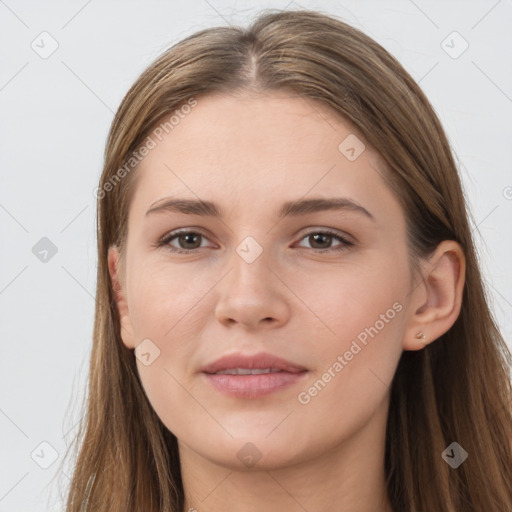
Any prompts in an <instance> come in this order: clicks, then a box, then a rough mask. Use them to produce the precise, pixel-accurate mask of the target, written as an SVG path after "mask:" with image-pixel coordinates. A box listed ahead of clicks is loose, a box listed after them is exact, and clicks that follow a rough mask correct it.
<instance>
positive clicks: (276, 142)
mask: <svg viewBox="0 0 512 512" xmlns="http://www.w3.org/2000/svg"><path fill="white" fill-rule="evenodd" d="M167 131H168V133H166V132H165V130H162V129H160V130H159V131H156V132H153V134H152V135H151V138H152V140H153V142H154V144H153V143H152V142H149V143H148V147H151V149H150V150H149V153H148V154H147V156H145V158H144V159H143V161H142V162H141V164H140V167H139V168H138V169H137V170H136V171H133V172H137V173H139V176H138V179H139V181H138V182H137V186H136V190H135V194H134V196H133V199H132V203H131V205H130V212H129V223H128V239H127V252H126V254H127V259H126V267H125V268H124V269H123V272H122V274H121V292H120V295H119V297H121V298H120V299H119V300H120V302H119V307H120V312H121V317H122V320H121V322H122V337H123V342H124V343H125V345H126V346H128V347H130V348H136V347H137V349H136V351H135V354H136V356H137V367H138V371H139V374H140V378H141V380H142V384H143V386H144V389H145V391H146V394H147V396H148V398H149V401H150V402H151V404H152V406H153V408H154V409H155V411H156V413H157V414H158V416H159V417H160V418H161V420H162V422H163V423H164V424H165V425H166V426H167V427H168V429H169V430H170V431H172V432H173V433H174V434H175V435H176V437H177V438H178V440H179V442H180V445H181V447H182V448H183V447H187V449H189V450H192V451H193V452H194V453H195V454H197V455H198V456H200V457H203V458H206V459H208V460H210V461H212V462H215V463H218V464H222V465H225V466H230V467H238V468H244V467H247V468H248V467H252V465H255V464H256V466H257V467H258V468H276V467H280V466H281V467H282V466H283V465H289V464H293V463H297V462H301V461H306V460H308V459H311V458H313V457H317V456H319V455H320V454H324V453H328V452H329V451H331V450H332V449H333V448H335V447H337V446H340V443H343V442H345V441H348V440H349V439H352V438H354V437H355V436H357V434H358V432H361V430H362V429H372V428H373V429H374V431H375V432H377V431H378V432H381V433H382V435H383V425H384V422H385V419H386V416H387V408H388V395H389V386H390V384H391V381H392V378H393V375H394V372H395V369H396V366H397V364H398V360H399V358H400V355H401V352H402V350H403V349H404V333H405V330H406V329H407V317H408V315H409V314H410V311H409V310H410V308H409V307H408V301H409V299H410V297H409V291H410V287H411V282H410V268H409V263H408V253H407V246H406V229H405V217H404V213H403V211H402V209H401V207H400V205H399V203H398V201H397V200H396V199H395V198H394V196H393V195H392V193H391V191H390V190H389V189H388V187H387V186H386V185H385V183H384V181H383V179H382V176H381V173H382V172H383V167H382V162H381V161H380V160H379V157H378V155H377V154H376V153H375V152H374V151H373V150H372V149H371V148H370V147H369V146H368V145H366V147H364V146H363V145H362V144H363V141H362V137H361V136H359V135H356V134H355V131H354V129H353V128H352V127H351V125H349V124H348V123H347V122H344V121H342V120H340V119H339V118H337V117H335V116H334V114H333V113H332V112H331V111H330V110H329V109H328V108H326V107H324V106H323V105H321V104H319V103H317V102H315V101H314V100H311V99H308V100H306V99H302V98H300V97H297V96H287V95H285V94H284V93H272V94H271V95H266V96H246V97H234V96H233V97H232V96H225V95H219V94H216V95H209V96H205V97H199V98H197V105H196V106H195V107H193V108H192V109H191V110H190V112H189V113H188V114H187V115H183V116H182V117H180V120H179V123H177V124H175V125H174V127H173V128H172V130H170V129H169V126H168V127H167ZM155 134H156V135H155ZM159 139H161V140H159ZM153 146H155V147H153ZM170 200H173V201H178V200H181V201H183V202H182V203H181V207H182V209H183V211H180V208H179V206H180V203H178V204H177V206H175V207H174V208H172V207H171V206H169V207H167V208H166V207H165V203H166V202H167V201H170ZM198 200H201V201H205V202H208V203H213V204H214V205H215V206H216V209H217V210H218V212H217V214H218V215H211V213H212V212H211V211H210V210H212V208H211V205H210V208H203V209H202V210H201V212H203V213H204V214H200V212H199V208H198V207H197V206H194V207H189V209H188V213H187V211H185V210H186V209H185V206H186V204H185V202H184V201H190V202H191V203H194V204H195V202H196V201H198ZM319 200H323V201H337V202H338V207H336V208H334V207H332V208H322V207H321V206H322V203H321V202H320V201H319ZM315 201H316V202H315ZM288 203H293V204H292V205H291V206H288V208H287V207H286V206H285V205H288ZM282 213H284V215H282ZM177 230H180V231H184V232H190V233H189V234H188V235H184V234H183V233H182V234H181V235H178V236H176V237H174V238H171V237H172V235H173V234H176V231H177ZM165 237H167V239H166V241H164V242H162V244H161V245H160V246H159V245H158V244H159V241H160V240H162V239H164V238H165ZM178 251H182V252H178ZM116 259H117V250H115V249H111V251H110V253H109V263H110V269H111V273H112V274H113V270H114V265H115V262H116ZM261 354H267V355H268V358H267V359H265V358H263V360H258V359H257V358H256V359H255V358H253V356H258V355H261ZM230 355H240V356H245V357H246V358H247V359H245V360H238V361H236V360H232V361H231V363H230V362H229V361H228V363H225V362H224V363H222V362H221V363H219V365H218V366H217V368H213V367H211V366H210V368H209V369H208V371H209V372H210V373H205V369H206V367H207V366H209V365H211V364H212V363H214V362H215V361H217V360H219V359H220V358H222V357H224V356H230ZM272 357H275V358H280V359H281V360H286V361H287V362H288V363H289V365H290V366H289V367H288V368H285V367H284V366H283V365H281V364H279V363H278V362H277V361H275V360H274V361H273V360H272ZM281 362H282V361H281ZM233 366H235V367H238V368H242V369H246V370H247V371H248V370H249V369H260V370H262V371H266V370H268V368H271V373H261V372H260V374H257V373H256V374H254V373H252V374H250V375H244V374H240V375H238V374H237V375H229V373H235V372H236V373H238V370H233V369H232V368H231V371H228V372H227V373H228V374H226V369H229V368H230V367H233ZM276 370H281V371H279V372H277V371H276ZM214 371H222V372H223V373H216V374H215V375H213V372H214ZM247 371H246V373H247ZM376 435H377V434H376ZM379 435H380V434H379ZM379 439H381V438H379ZM368 449H374V448H372V447H368Z"/></svg>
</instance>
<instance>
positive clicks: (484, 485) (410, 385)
mask: <svg viewBox="0 0 512 512" xmlns="http://www.w3.org/2000/svg"><path fill="white" fill-rule="evenodd" d="M272 90H286V91H289V92H293V93H295V94H298V95H300V96H302V97H303V98H304V99H305V100H306V101H310V100H317V101H319V102H322V103H323V104H326V105H327V106H329V107H330V108H331V109H332V110H333V111H334V112H336V113H338V114H339V115H341V116H343V118H344V119H346V120H348V121H349V122H351V123H353V125H354V126H355V127H356V128H357V129H358V130H359V131H360V133H361V134H362V136H363V137H364V138H365V139H366V141H368V143H369V144H371V145H372V146H373V147H374V148H375V149H376V150H377V151H378V152H379V153H380V155H381V156H382V158H383V160H384V161H385V163H386V166H387V168H388V173H387V176H386V179H387V180H388V181H389V183H390V185H391V186H392V188H393V190H394V193H395V194H396V197H397V198H398V199H399V201H400V202H401V204H402V206H403V209H404V212H405V216H406V219H407V226H408V244H409V247H410V254H411V258H412V260H413V261H415V262H417V261H419V259H420V258H422V257H426V256H427V255H429V254H430V253H431V252H432V250H433V248H435V247H436V246H437V244H439V242H441V241H442V240H446V239H450V240H455V241H457V242H458V243H459V244H460V245H461V246H462V248H463V250H464V253H465V257H466V266H467V269H466V280H465V285H464V291H463V302H462V309H461V312H460V315H459V317H458V318H457V320H456V322H455V324H454V325H453V326H452V328H451V329H450V330H449V331H448V332H446V334H444V335H443V336H441V337H440V338H439V339H437V340H436V341H435V342H432V343H430V344H429V345H427V346H426V347H425V348H424V349H422V350H418V351H404V352H403V353H402V356H401V359H400V361H399V364H398V368H397V371H396V374H395V376H394V379H393V382H392V386H391V390H390V393H391V401H390V410H389V416H388V422H387V430H386V452H385V470H386V477H387V488H388V493H389V497H390V500H391V504H392V507H393V510H395V511H396V512H410V511H429V512H431V511H436V512H462V511H468V512H469V511H484V510H485V511H487V510H489V511H490V510H492V511H493V512H510V511H511V510H512V399H511V398H512V389H511V388H512V386H511V381H510V374H509V371H510V370H509V369H510V366H511V364H512V360H511V354H510V351H509V349H508V347H507V345H506V344H505V342H504V340H503V338H502V336H501V335H500V332H499V330H498V328H497V325H496V323H495V320H494V319H493V316H492V314H491V311H490V308H489V306H488V298H487V297H486V291H485V289H484V287H483V282H482V277H481V274H480V270H479V264H478V261H477V255H476V251H475V247H474V242H473V237H472V232H471V229H470V225H469V221H468V218H469V215H470V214H469V213H468V211H467V207H466V202H465V198H464V194H463V190H462V187H461V183H460V179H459V176H458V172H457V166H456V164H455V161H454V157H453V155H452V152H451V149H450V146H449V143H448V140H447V137H446V135H445V132H444V130H443V128H442V126H441V124H440V122H439V120H438V118H437V116H436V114H435V112H434V110H433V108H432V106H431V105H430V103H429V101H428V100H427V98H426V96H425V95H424V93H423V92H422V91H421V90H420V88H419V86H418V85H417V84H416V83H415V81H414V80H413V79H412V78H411V76H410V75H409V74H408V73H407V72H406V71H405V70H404V68H403V67H402V66H401V65H400V64H399V62H398V61H397V60H396V59H395V58H394V57H393V56H391V55H390V54H389V53H388V52H387V51H386V50H385V49H384V48H382V47H381V46H380V45H379V44H377V43H376V42H375V41H374V40H372V39H371V38H370V37H368V36H366V35H365V34H364V33H362V32H361V31H359V30H357V29H355V28H353V27H351V26H350V25H348V24H346V23H344V22H342V21H341V20H339V19H337V18H335V17H333V16H331V15H325V14H323V13H320V12H317V11H305V10H301V11H275V10H267V11H264V12H262V13H260V15H259V17H258V18H257V19H256V20H254V21H253V23H252V24H251V25H250V26H249V27H248V28H246V29H244V28H240V27H216V28H210V29H205V30H201V31H200V32H197V33H195V34H193V35H191V36H189V37H187V38H185V39H184V40H182V41H181V42H179V43H178V44H176V45H174V46H172V47H171V48H170V49H168V50H167V51H166V52H164V53H163V54H162V55H161V56H160V57H159V58H158V59H157V60H156V61H155V62H154V63H153V64H151V65H150V67H149V68H147V69H146V70H145V71H144V72H143V73H142V74H141V76H140V77H139V78H138V79H137V81H136V82H135V84H134V85H133V86H132V87H131V89H130V90H129V91H128V93H127V94H126V96H125V98H124V99H123V101H122V103H121V105H120V107H119V109H118V111H117V113H116V115H115V118H114V120H113V122H112V126H111V129H110V133H109V136H108V141H107V145H106V150H105V163H104V169H103V173H102V176H101V179H100V184H99V188H98V191H97V194H96V195H97V197H98V202H97V233H98V275H97V291H96V311H95V314H96V317H95V324H94V334H93V336H94V339H93V347H92V354H91V361H90V371H89V381H88V387H89V389H88V397H87V403H86V404H84V407H85V410H84V413H83V418H82V423H81V424H80V428H79V430H78V433H77V435H76V445H75V446H76V457H75V458H74V460H73V464H74V466H75V467H74V473H73V476H72V480H71V483H70V486H69V494H68V496H67V508H66V511H67V512H78V511H94V512H102V511H105V512H106V511H109V512H126V511H128V510H130V511H144V512H153V511H155V512H156V511H166V512H181V511H182V508H183V506H184V494H183V486H182V481H181V475H180V465H179V453H178V449H177V441H176V437H175V436H174V435H173V434H172V433H171V432H170V431H169V430H168V429H167V428H166V427H165V426H164V424H163V423H162V422H161V421H160V419H159V418H158V416H157V415H156V413H155V412H154V410H153V409H152V407H151V405H150V404H149V402H148V399H147V397H146V395H145V393H144V390H143V387H142V385H141V382H140V380H139V376H138V372H137V367H136V364H135V358H134V354H133V351H131V350H129V349H127V348H126V347H125V346H124V345H123V343H122V341H121V336H120V321H119V316H118V310H117V306H116V302H115V297H114V290H113V286H112V282H111V279H110V276H109V272H108V266H107V252H108V249H109V247H110V246H112V245H114V244H115V245H117V246H118V247H119V248H120V249H121V250H122V253H123V251H124V249H125V242H126V235H127V218H128V210H129V206H130V199H131V196H132V192H133V189H134V186H135V184H136V181H137V180H136V177H137V169H136V165H135V163H134V162H136V159H135V160H130V159H134V158H135V156H134V155H138V154H139V153H137V151H138V148H140V147H141V145H143V144H145V141H146V142H147V141H148V136H149V135H150V134H151V133H152V130H154V128H155V127H156V126H158V124H159V123H162V120H165V119H170V116H172V115H175V116H176V119H178V118H180V119H181V118H182V117H183V116H184V115H185V114H184V113H186V112H187V109H186V108H185V107H186V106H187V105H189V107H188V109H190V108H192V107H190V105H193V102H194V101H201V95H203V94H206V93H210V92H224V93H233V92H235V91H253V92H254V91H256V92H258V91H272ZM311 103H312V105H314V101H312V102H311ZM184 122H186V121H184ZM171 125H172V121H169V122H168V125H166V126H167V128H166V129H167V130H170V129H171V128H172V126H171ZM127 162H131V163H130V164H129V165H127ZM454 441H455V442H457V443H459V444H460V445H461V446H462V447H463V448H464V449H465V450H466V451H467V452H468V458H467V459H466V460H465V461H464V463H463V464H462V465H460V466H459V467H458V468H457V469H452V468H451V467H450V466H449V465H448V464H447V463H446V462H445V461H444V460H443V459H442V457H441V453H442V452H443V451H444V450H445V448H446V447H447V446H449V445H450V444H451V443H452V442H454ZM68 453H69V452H68Z"/></svg>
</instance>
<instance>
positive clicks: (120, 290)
mask: <svg viewBox="0 0 512 512" xmlns="http://www.w3.org/2000/svg"><path fill="white" fill-rule="evenodd" d="M119 257H120V255H119V249H118V248H117V247H116V246H115V245H113V246H111V247H110V248H109V250H108V271H109V274H110V278H111V279H112V286H113V288H114V294H115V299H116V303H117V311H118V313H119V318H120V322H121V338H122V340H123V343H124V345H125V346H126V347H127V348H130V349H133V348H135V343H134V335H133V327H132V324H131V320H130V311H129V309H128V303H127V301H126V287H124V286H123V285H124V282H125V281H126V279H124V281H123V280H121V279H120V277H119V274H120V273H119V268H120V265H119Z"/></svg>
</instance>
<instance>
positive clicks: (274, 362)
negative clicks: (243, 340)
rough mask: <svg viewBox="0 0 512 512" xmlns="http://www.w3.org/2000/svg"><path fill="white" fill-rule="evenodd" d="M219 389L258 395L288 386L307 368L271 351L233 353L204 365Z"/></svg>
mask: <svg viewBox="0 0 512 512" xmlns="http://www.w3.org/2000/svg"><path fill="white" fill-rule="evenodd" d="M202 373H203V375H204V376H205V378H206V380H207V382H208V383H209V384H211V385H212V386H213V387H214V388H215V389H216V390H217V391H220V392H221V393H223V394H225V395H229V396H232V397H237V398H258V397H262V396H265V395H269V394H272V393H276V392H278V391H281V390H283V389H285V388H289V387H290V386H293V385H294V384H297V383H298V382H299V381H301V380H303V379H304V377H305V375H306V374H307V373H308V370H307V369H306V368H304V367H303V366H301V365H297V364H295V363H292V362H290V361H287V360H285V359H282V358H279V357H277V356H273V355H272V354H256V355H253V356H249V355H243V354H232V355H229V356H225V357H222V358H220V359H218V360H217V361H215V362H213V363H211V364H209V365H207V366H206V367H204V368H203V369H202Z"/></svg>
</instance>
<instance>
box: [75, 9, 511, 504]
mask: <svg viewBox="0 0 512 512" xmlns="http://www.w3.org/2000/svg"><path fill="white" fill-rule="evenodd" d="M97 197H98V251H99V252H98V256H99V258H98V282H97V287H98V288H97V307H96V321H95V329H94V344H93V350H92V357H91V367H90V382H89V396H88V403H87V411H86V414H85V415H84V422H83V425H82V427H81V429H80V431H79V433H78V437H77V442H78V445H77V447H78V450H79V453H78V458H77V461H76V467H75V472H74V475H73V479H72V482H71V486H70V491H69V497H68V503H67V511H68V512H74V511H79V510H91V511H95V512H96V511H107V510H108V511H127V510H129V511H145V512H150V511H172V512H177V511H180V512H181V511H187V510H188V511H192V510H197V511H199V512H203V511H205V512H206V511H208V512H212V511H217V510H224V511H225V510H236V511H244V512H247V511H256V510H265V511H277V510H287V511H296V510H297V511H299V510H301V511H302V510H308V511H310V512H316V511H321V510H322V511H323V510H327V509H329V510H346V511H350V512H363V511H386V512H387V511H394V512H404V511H429V512H430V511H436V512H444V511H446V512H455V511H457V512H462V511H482V510H493V511H501V512H510V510H512V484H511V482H512V446H511V440H512V421H511V396H512V391H511V384H510V380H509V374H508V371H509V367H510V364H511V357H510V352H509V351H508V349H507V346H506V345H505V343H504V341H503V339H502V337H501V335H500V333H499V331H498V329H497V327H496V324H495V321H494V319H493V317H492V315H491V312H490V309H489V306H488V304H487V300H486V297H485V292H484V289H483V286H482V278H481V274H480V271H479V267H478V264H477V259H476V253H475V248H474V245H473V240H472V234H471V231H470V227H469V224H468V214H467V211H466V205H465V201H464V196H463V192H462V189H461V183H460V180H459V176H458V174H457V169H456V165H455V162H454V159H453V156H452V153H451V150H450V147H449V144H448V141H447V138H446V135H445V133H444V131H443V128H442V126H441V125H440V122H439V120H438V118H437V117H436V115H435V113H434V111H433V109H432V107H431V105H430V104H429V102H428V100H427V98H426V97H425V95H424V94H423V93H422V91H421V90H420V89H419V87H418V86H417V84H416V83H415V82H414V81H413V79H412V78H411V77H410V75H409V74H408V73H407V72H406V71H405V70H404V69H403V67H402V66H401V65H400V64H399V63H398V62H397V61H396V60H395V59H394V58H393V57H392V56H391V55H390V54H388V53H387V52H386V51H385V50H384V49H383V48H382V47H381V46H380V45H378V44H377V43H376V42H375V41H373V40H372V39H370V38H369V37H368V36H366V35H364V34H363V33H361V32H360V31H359V30H356V29H355V28H353V27H350V26H349V25H347V24H345V23H343V22H341V21H339V20H338V19H335V18H333V17H330V16H326V15H324V14H321V13H318V12H314V11H296V12H270V11H269V12H265V13H263V14H261V16H260V17H259V18H258V19H257V20H255V21H254V23H253V24H252V25H251V26H250V27H249V28H248V29H246V30H244V29H240V28H227V27H222V28H212V29H208V30H202V31H200V32H198V33H196V34H194V35H192V36H190V37H187V38H186V39H185V40H183V41H181V42H180V43H178V44H177V45H175V46H173V47H172V48H170V49H169V50H168V51H166V52H165V53H164V54H163V55H162V56H160V57H159V58H158V59H157V60H156V61H155V62H154V63H153V64H152V65H151V66H150V67H149V68H148V69H147V70H146V71H144V73H143V74H142V75H141V76H140V77H139V79H138V80H137V81H136V82H135V84H134V85H133V87H132V88H131V89H130V91H129V92H128V94H127V95H126V97H125V98H124V100H123V102H122V104H121V106H120V107H119V110H118V112H117V114H116V116H115V119H114V121H113V124H112V127H111V131H110V134H109V138H108V142H107V147H106V152H105V166H104V170H103V174H102V176H101V180H100V186H99V187H98V190H97Z"/></svg>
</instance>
